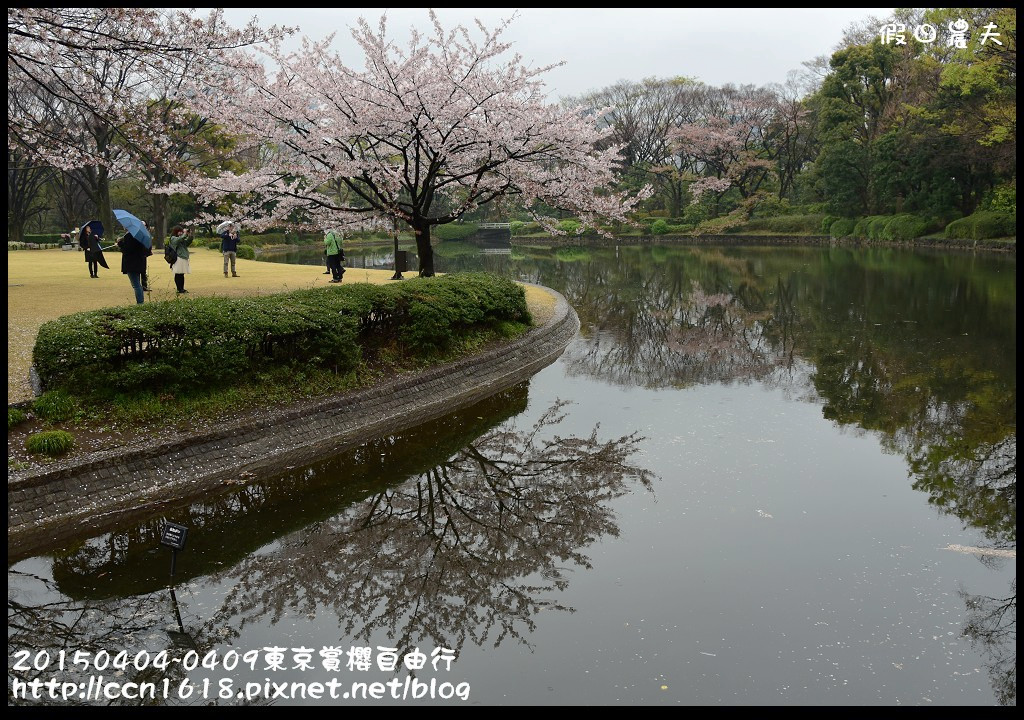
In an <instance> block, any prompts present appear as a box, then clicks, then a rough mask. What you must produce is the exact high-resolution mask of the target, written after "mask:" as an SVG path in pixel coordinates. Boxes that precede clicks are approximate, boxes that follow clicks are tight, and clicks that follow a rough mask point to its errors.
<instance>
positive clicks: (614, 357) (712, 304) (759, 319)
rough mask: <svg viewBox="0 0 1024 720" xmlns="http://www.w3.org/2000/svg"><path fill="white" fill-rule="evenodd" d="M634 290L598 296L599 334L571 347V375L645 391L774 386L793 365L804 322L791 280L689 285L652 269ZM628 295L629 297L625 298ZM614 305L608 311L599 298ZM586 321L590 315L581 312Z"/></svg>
mask: <svg viewBox="0 0 1024 720" xmlns="http://www.w3.org/2000/svg"><path fill="white" fill-rule="evenodd" d="M636 280H637V282H636V284H635V285H633V286H631V287H629V288H626V289H621V290H611V289H607V290H605V291H604V292H603V293H601V292H598V293H591V290H590V288H588V289H587V290H586V291H585V292H584V293H583V294H584V295H591V294H593V295H594V296H595V299H596V307H591V311H593V312H594V315H595V317H597V318H600V320H596V321H595V327H596V329H595V331H594V332H593V334H592V335H591V337H589V338H588V339H587V340H586V341H584V342H582V343H579V344H577V345H576V346H571V347H570V349H569V350H568V351H567V353H566V362H567V364H568V368H569V372H570V373H571V374H586V375H590V376H593V377H598V378H601V379H603V380H607V381H610V382H613V383H615V384H617V385H625V386H631V385H639V386H643V387H671V386H677V387H678V386H684V387H685V386H689V385H693V384H710V383H729V382H748V381H753V380H759V381H762V382H766V383H771V384H774V383H776V382H778V381H779V380H780V379H781V378H780V377H777V376H778V371H780V370H781V371H783V373H786V372H789V371H791V370H792V369H793V367H794V359H795V332H794V328H795V325H796V323H797V320H798V315H797V313H796V310H795V307H794V305H793V298H792V289H791V287H790V283H789V281H786V280H783V278H782V277H781V276H779V277H777V278H776V286H775V288H774V292H772V293H766V292H765V291H763V290H762V289H760V288H758V287H757V286H755V285H754V284H753V283H750V282H747V281H746V280H744V279H742V277H741V278H739V279H737V278H736V277H733V276H732V275H728V274H725V273H721V274H712V275H711V276H710V277H708V278H705V279H702V280H697V279H691V280H690V282H689V284H688V285H686V284H684V280H683V276H682V274H681V273H672V274H669V275H667V276H666V275H663V274H659V273H656V272H653V271H649V272H648V273H647V274H646V275H644V274H641V275H640V276H638V277H637V278H636ZM622 295H625V296H626V297H622ZM600 298H604V299H605V301H608V300H613V301H614V302H613V307H609V308H602V307H601V305H603V304H604V303H602V302H601V301H600V300H599V299H600ZM581 317H583V318H584V319H586V313H583V312H581Z"/></svg>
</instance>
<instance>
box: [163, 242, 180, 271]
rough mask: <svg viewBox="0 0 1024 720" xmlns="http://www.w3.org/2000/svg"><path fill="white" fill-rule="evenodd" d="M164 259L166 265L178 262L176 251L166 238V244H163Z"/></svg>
mask: <svg viewBox="0 0 1024 720" xmlns="http://www.w3.org/2000/svg"><path fill="white" fill-rule="evenodd" d="M164 260H166V261H167V264H168V265H174V263H176V262H178V253H177V251H175V249H174V248H173V247H171V241H170V240H168V241H167V244H166V245H164Z"/></svg>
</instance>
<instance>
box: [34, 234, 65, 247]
mask: <svg viewBox="0 0 1024 720" xmlns="http://www.w3.org/2000/svg"><path fill="white" fill-rule="evenodd" d="M60 236H61V233H38V234H34V233H25V242H27V243H38V244H39V245H44V244H45V245H50V244H56V245H58V246H59V245H60V243H61V237H60ZM76 244H77V240H76Z"/></svg>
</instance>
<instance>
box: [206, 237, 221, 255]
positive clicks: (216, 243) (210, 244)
mask: <svg viewBox="0 0 1024 720" xmlns="http://www.w3.org/2000/svg"><path fill="white" fill-rule="evenodd" d="M206 248H207V249H208V250H216V251H218V252H220V240H219V239H218V240H207V241H206Z"/></svg>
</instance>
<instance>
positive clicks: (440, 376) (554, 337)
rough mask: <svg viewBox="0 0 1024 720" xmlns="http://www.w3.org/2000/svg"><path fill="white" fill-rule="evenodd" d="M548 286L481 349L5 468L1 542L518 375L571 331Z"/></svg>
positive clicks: (149, 498)
mask: <svg viewBox="0 0 1024 720" xmlns="http://www.w3.org/2000/svg"><path fill="white" fill-rule="evenodd" d="M543 289H544V290H546V291H548V292H550V293H551V294H553V295H555V296H556V304H555V310H554V313H553V315H552V317H551V318H550V319H549V320H548V322H547V323H546V324H544V325H542V326H540V327H537V328H534V329H532V330H530V331H529V332H527V333H526V334H525V335H523V336H521V337H519V338H517V339H516V340H513V341H512V342H510V343H505V344H502V345H500V346H499V347H495V348H491V349H490V350H487V351H485V352H482V353H480V354H477V355H473V356H470V357H466V358H462V359H460V360H456V361H454V362H451V363H446V364H444V365H439V366H436V367H432V368H428V369H426V370H423V371H420V372H416V373H409V374H405V375H402V376H400V377H398V378H396V379H395V380H393V381H388V382H384V383H381V384H378V385H374V386H373V387H369V388H363V389H360V390H356V391H352V392H350V393H344V394H342V395H337V396H334V397H331V398H327V399H324V400H316V401H306V402H302V403H299V404H293V405H289V406H288V407H286V408H283V409H281V410H277V411H271V412H269V413H267V414H265V415H263V416H262V417H260V418H258V419H255V420H254V419H245V420H242V421H238V422H236V423H233V424H229V425H228V426H225V427H222V428H220V429H218V430H216V431H212V432H208V433H204V434H202V435H200V436H198V437H197V436H192V437H186V436H179V437H177V438H174V439H171V440H168V441H165V442H162V443H160V444H157V445H154V446H151V447H146V448H142V449H139V450H136V451H127V452H126V451H125V450H124V449H123V448H121V449H117V450H108V451H102V452H99V453H94V454H92V455H90V456H88V457H84V458H80V459H78V460H76V461H73V462H71V463H70V464H68V465H65V466H62V467H59V468H55V469H45V470H42V471H35V472H30V471H29V472H24V473H15V474H14V475H12V476H10V477H9V478H8V483H7V526H8V530H7V551H8V557H9V558H10V557H11V556H12V555H19V556H24V555H25V554H27V553H29V552H31V551H32V549H33V548H35V547H42V546H43V545H44V544H46V545H52V543H54V542H59V541H61V540H64V539H70V538H72V537H76V536H81V535H82V534H85V533H86V532H101V531H103V530H105V529H109V528H110V527H112V526H114V525H116V524H117V523H118V522H119V521H120V520H121V519H123V518H126V517H128V516H130V515H136V514H138V513H140V512H141V511H150V512H151V511H153V510H155V509H157V508H160V507H163V506H168V505H172V504H176V503H178V502H181V501H183V500H187V499H189V498H193V497H196V496H198V495H200V494H201V493H204V492H209V491H211V490H215V489H217V488H221V487H225V486H229V485H236V484H244V483H245V482H246V481H247V479H249V478H252V477H254V476H255V474H256V473H257V472H260V473H263V474H266V473H269V472H273V471H275V470H278V469H284V468H286V467H287V466H294V465H304V464H307V463H311V462H314V461H317V460H322V459H325V458H326V457H329V456H331V455H333V454H335V453H338V452H341V451H343V450H345V449H347V448H351V447H354V446H356V445H359V444H362V443H364V442H366V441H368V440H370V439H372V438H374V437H378V436H380V435H383V434H387V433H394V432H399V431H401V430H405V429H408V428H410V427H413V426H415V425H419V424H421V423H424V422H427V421H429V420H433V419H435V418H438V417H441V416H442V415H445V414H447V413H449V412H452V411H454V410H458V409H460V408H463V407H466V406H468V405H471V404H473V403H474V402H477V401H478V400H481V399H483V398H485V397H487V396H489V395H493V394H494V393H496V392H500V391H502V390H505V389H507V388H509V387H511V386H513V385H515V384H516V383H518V382H521V381H523V380H526V379H528V378H529V377H531V376H532V375H533V374H534V373H536V372H537V371H539V370H540V369H541V368H543V367H546V366H547V365H550V364H551V363H552V362H554V361H555V360H556V359H557V358H558V357H559V356H560V355H561V354H562V352H563V351H564V350H565V348H566V346H568V344H569V343H570V342H571V341H572V339H573V338H574V337H575V336H576V333H577V332H578V330H579V327H580V323H579V318H578V317H577V315H576V312H575V310H573V308H572V307H571V306H570V305H569V303H568V302H567V301H566V300H565V298H564V297H563V296H562V295H560V294H559V293H557V292H555V291H554V290H551V289H550V288H543Z"/></svg>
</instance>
